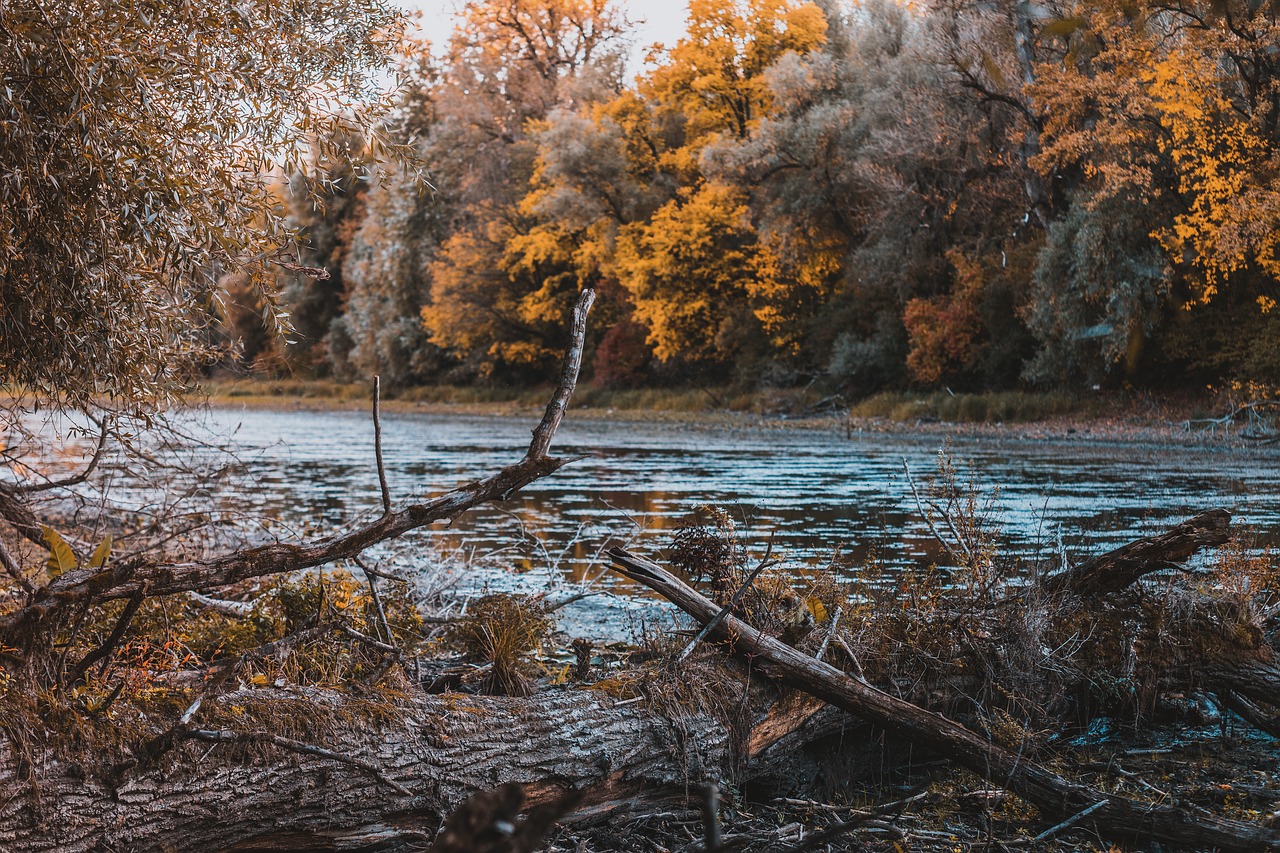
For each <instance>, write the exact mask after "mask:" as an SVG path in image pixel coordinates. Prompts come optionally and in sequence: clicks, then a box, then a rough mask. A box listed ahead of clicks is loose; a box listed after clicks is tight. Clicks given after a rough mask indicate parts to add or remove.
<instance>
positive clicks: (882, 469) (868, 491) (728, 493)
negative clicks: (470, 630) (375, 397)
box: [208, 409, 1280, 592]
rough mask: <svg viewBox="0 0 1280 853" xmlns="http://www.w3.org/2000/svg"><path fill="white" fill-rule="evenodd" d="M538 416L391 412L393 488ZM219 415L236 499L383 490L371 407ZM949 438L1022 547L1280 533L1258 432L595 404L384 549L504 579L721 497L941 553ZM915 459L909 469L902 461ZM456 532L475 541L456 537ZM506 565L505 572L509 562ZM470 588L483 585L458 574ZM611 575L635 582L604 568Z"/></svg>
mask: <svg viewBox="0 0 1280 853" xmlns="http://www.w3.org/2000/svg"><path fill="white" fill-rule="evenodd" d="M536 420H537V416H536V415H535V414H533V413H531V414H530V415H529V416H527V417H519V418H517V417H474V416H455V415H441V414H385V415H384V416H383V447H384V457H385V461H386V468H387V474H388V479H389V481H390V486H391V490H392V493H393V495H394V496H395V498H396V499H397V500H405V499H408V498H411V497H412V496H429V495H432V494H435V493H438V492H440V491H443V490H445V489H448V488H450V487H452V486H453V485H456V484H458V483H461V482H465V481H468V480H473V479H476V478H479V477H483V476H486V475H487V474H489V473H491V472H493V471H495V470H497V469H498V468H499V467H501V466H502V465H504V464H509V463H510V462H512V461H514V460H516V459H518V458H519V457H520V455H521V454H522V453H523V451H524V448H525V446H526V445H527V443H528V439H529V430H530V428H531V427H532V426H533V425H534V423H536ZM208 428H209V429H210V430H212V431H213V432H215V433H221V434H224V435H226V434H231V433H233V432H234V434H235V435H236V438H237V440H238V441H239V442H241V443H242V444H243V445H244V446H245V447H246V451H245V452H244V453H243V454H242V456H243V458H244V460H245V468H246V470H248V471H249V472H250V473H252V475H253V476H254V478H255V479H256V481H257V485H256V486H255V487H254V488H253V489H252V490H249V491H247V492H246V493H244V494H241V495H239V496H238V497H237V500H238V501H240V503H241V506H242V508H243V509H245V510H249V511H251V512H253V513H256V514H262V515H267V516H271V517H274V518H277V519H279V520H280V522H281V523H283V524H286V525H289V526H296V527H299V528H303V527H305V528H309V529H326V528H327V529H332V528H333V527H334V526H336V525H340V524H344V523H349V522H350V521H351V520H352V519H354V518H356V517H359V516H361V515H367V514H369V513H372V512H375V511H376V509H377V507H378V506H379V504H380V498H379V491H378V481H377V473H376V467H375V462H374V455H373V430H372V424H371V422H370V419H369V417H368V416H367V415H365V414H362V413H358V412H320V413H310V412H307V413H301V412H280V411H261V410H232V409H216V410H214V411H213V412H212V413H211V414H210V423H209V424H208ZM944 445H945V446H946V450H947V452H949V453H950V455H951V457H952V458H953V459H954V460H955V463H956V465H957V466H958V468H959V470H960V472H961V476H962V479H964V480H965V481H969V480H972V481H973V482H974V483H975V484H976V485H978V487H979V488H981V489H983V490H984V493H985V494H986V495H988V497H989V499H990V502H991V508H992V513H993V516H994V517H995V518H996V519H997V520H998V522H999V524H1000V528H1001V534H1000V535H1001V538H1002V540H1003V542H1004V543H1005V546H1006V549H1007V550H1008V552H1009V553H1015V554H1019V555H1023V556H1033V555H1042V556H1048V555H1049V554H1056V553H1058V552H1059V549H1065V550H1066V552H1067V553H1068V554H1071V555H1081V554H1087V553H1095V552H1097V551H1100V550H1105V549H1106V548H1109V547H1112V546H1115V545H1117V544H1121V543H1123V542H1126V541H1129V540H1130V539H1133V538H1135V537H1136V536H1139V535H1142V534H1144V533H1147V532H1152V531H1154V530H1157V529H1160V528H1162V527H1164V526H1166V525H1168V524H1169V523H1172V522H1175V521H1177V520H1181V519H1183V518H1185V517H1187V516H1189V515H1191V514H1194V513H1195V512H1198V511H1201V510H1204V509H1208V508H1211V507H1225V508H1227V509H1230V510H1231V511H1232V512H1233V513H1234V514H1235V519H1236V524H1237V525H1238V526H1241V527H1245V528H1249V529H1252V530H1253V531H1256V533H1257V534H1258V535H1259V537H1260V539H1261V540H1262V541H1264V542H1274V541H1278V540H1280V466H1278V465H1277V464H1276V462H1277V461H1280V455H1277V454H1276V453H1275V452H1273V451H1266V450H1250V449H1238V448H1237V449H1216V450H1215V449H1200V448H1188V447H1172V446H1143V445H1133V444H1114V443H1112V444H1108V443H1103V442H1098V441H1094V440H1091V439H1090V438H1089V437H1088V436H1087V435H1081V436H1079V437H1072V438H1070V439H1069V440H1059V441H1053V442H1048V441H1031V440H1012V439H1010V440H991V439H985V440H979V439H973V438H951V439H944V438H940V437H937V436H929V437H922V438H913V437H909V436H902V435H892V436H885V435H859V434H854V435H852V436H848V435H845V434H844V433H843V432H840V431H837V430H835V429H832V430H827V431H823V430H802V429H779V428H775V429H766V428H730V427H724V426H690V425H670V424H663V423H645V422H620V421H611V420H586V419H582V418H575V417H574V416H573V415H572V414H571V415H570V416H569V417H568V418H567V419H566V421H565V423H564V424H563V425H562V427H561V430H560V433H559V435H558V436H557V441H556V443H555V447H554V448H553V451H554V452H555V453H557V454H559V455H569V456H580V457H582V458H580V459H578V460H577V461H575V462H573V463H572V464H570V465H567V466H566V467H564V468H562V469H561V470H560V471H559V472H558V473H556V474H555V475H553V476H551V477H549V478H546V479H544V480H542V481H539V482H537V483H534V484H533V485H531V486H529V487H528V488H526V489H525V490H524V491H523V492H521V493H520V494H518V495H517V496H515V497H514V498H513V499H512V500H511V501H509V502H507V504H505V505H504V506H502V507H501V508H482V509H478V510H475V511H473V512H472V513H470V514H468V515H467V516H465V517H464V518H462V519H460V520H459V521H458V522H457V523H455V524H454V525H453V527H452V528H450V529H447V530H440V529H435V530H432V531H429V532H425V533H422V534H419V535H417V536H414V537H411V539H410V540H409V541H408V542H406V543H404V544H402V545H401V546H399V547H397V548H396V549H395V550H394V551H389V552H386V553H385V554H384V555H383V556H384V557H385V559H387V560H390V561H392V562H395V563H397V564H399V565H400V566H401V568H402V569H408V570H410V571H421V570H422V565H420V564H419V563H421V562H422V561H424V560H426V556H425V555H428V554H432V555H438V554H439V553H440V552H442V551H444V552H448V551H453V553H454V554H455V558H457V556H458V554H459V553H461V554H462V555H463V556H464V557H466V558H467V559H469V560H470V569H469V570H470V571H471V572H473V573H474V576H475V577H483V578H485V579H486V580H487V581H488V582H490V583H497V582H499V581H498V578H499V577H500V576H501V575H507V574H510V573H516V574H518V575H520V576H521V577H523V578H525V580H526V582H527V583H529V584H533V585H535V586H536V585H538V584H553V585H554V584H555V583H556V582H558V581H568V582H574V581H579V580H581V579H582V578H583V577H584V576H594V575H595V574H597V573H598V572H599V570H600V568H601V566H602V565H603V564H602V563H600V561H599V560H598V554H599V550H600V547H601V545H602V544H604V543H605V542H606V541H607V540H609V539H610V538H611V537H612V538H614V539H615V540H616V539H618V538H628V537H634V539H635V541H634V547H636V548H637V549H638V550H640V551H649V552H652V551H653V550H655V549H657V548H660V547H661V546H662V545H664V544H665V543H666V541H667V540H668V538H669V536H670V533H671V531H672V529H673V528H675V527H677V526H679V524H680V523H681V521H682V520H683V519H685V518H686V517H687V516H688V514H689V512H690V511H691V510H693V509H694V508H696V507H699V506H703V505H716V506H721V507H724V508H726V509H728V510H730V512H731V513H732V514H733V516H734V518H735V519H736V520H737V526H738V530H739V532H740V535H741V537H742V538H743V539H744V540H745V541H746V542H747V543H748V545H750V546H751V547H752V548H753V550H755V551H756V552H757V553H762V552H763V551H764V549H765V547H766V542H768V541H769V539H770V537H772V543H773V544H772V547H773V550H774V555H775V556H777V555H779V554H785V555H786V556H788V557H789V558H790V559H792V560H793V561H795V562H797V563H808V564H822V563H824V562H825V561H827V560H829V558H830V557H831V555H832V554H833V553H834V552H835V550H836V549H837V548H840V549H841V551H842V552H843V553H844V554H845V555H853V556H855V557H857V556H861V555H864V554H866V553H868V552H869V551H872V550H874V552H875V553H876V554H877V556H878V558H879V559H881V560H883V561H885V562H887V563H889V564H890V565H902V566H906V565H910V564H913V563H920V562H927V561H932V560H937V559H940V558H941V555H940V553H939V550H938V548H937V546H936V543H935V542H934V540H933V538H932V536H931V535H930V533H929V531H928V528H927V527H926V526H925V524H924V522H923V520H922V519H921V518H920V514H919V512H918V511H917V505H916V501H915V498H914V497H913V496H912V492H911V487H910V483H909V482H908V479H907V474H906V469H908V468H909V469H910V471H911V472H912V477H913V478H914V479H915V480H916V481H917V482H918V483H919V482H921V481H923V480H924V479H925V478H926V477H927V476H929V475H930V474H932V473H935V472H936V470H937V461H938V454H939V452H940V450H942V449H943V448H944ZM904 466H905V467H904ZM458 549H462V551H461V552H459V550H458ZM495 572H497V574H495ZM462 582H463V585H464V586H467V585H470V584H471V583H473V582H474V580H471V581H468V580H467V579H465V578H464V579H463V581H462ZM601 585H602V587H603V588H605V589H611V590H614V591H615V592H624V591H625V590H624V589H622V588H619V586H618V583H617V582H616V581H613V580H611V579H609V578H606V579H605V580H603V581H602V582H601Z"/></svg>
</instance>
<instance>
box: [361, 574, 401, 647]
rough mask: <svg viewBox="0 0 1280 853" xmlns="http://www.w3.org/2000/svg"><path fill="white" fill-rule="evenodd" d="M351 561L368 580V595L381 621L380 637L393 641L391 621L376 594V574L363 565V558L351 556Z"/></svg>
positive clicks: (389, 641)
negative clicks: (388, 619)
mask: <svg viewBox="0 0 1280 853" xmlns="http://www.w3.org/2000/svg"><path fill="white" fill-rule="evenodd" d="M351 561H352V562H353V563H355V564H356V565H357V566H359V567H360V570H361V571H362V572H364V577H365V580H367V581H368V582H369V595H370V596H371V597H372V598H373V606H374V607H375V608H377V610H378V620H379V622H380V623H381V631H382V633H383V636H382V639H384V640H386V641H387V642H388V643H391V642H394V641H395V635H394V634H392V633H391V623H389V622H388V621H387V611H385V610H383V609H382V596H381V595H379V594H378V576H377V575H375V574H374V573H373V572H371V571H369V567H368V566H367V565H365V562H364V560H362V559H360V557H358V556H356V557H352V558H351Z"/></svg>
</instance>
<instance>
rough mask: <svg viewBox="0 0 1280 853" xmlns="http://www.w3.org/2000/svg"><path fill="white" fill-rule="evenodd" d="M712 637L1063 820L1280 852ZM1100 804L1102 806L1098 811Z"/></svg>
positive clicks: (741, 637) (830, 675)
mask: <svg viewBox="0 0 1280 853" xmlns="http://www.w3.org/2000/svg"><path fill="white" fill-rule="evenodd" d="M610 558H611V560H612V561H613V563H614V565H615V567H617V569H618V570H619V571H620V572H621V573H622V574H624V575H625V576H626V577H628V578H630V579H632V580H634V581H636V582H638V583H641V584H644V585H645V586H647V587H649V588H650V589H653V590H654V591H655V592H657V593H659V594H660V595H662V596H663V597H664V598H666V599H668V600H669V601H671V602H672V603H673V604H675V605H676V606H677V607H679V608H680V609H681V610H683V611H685V612H686V613H688V614H689V615H691V616H693V617H694V618H695V619H697V620H698V621H699V622H701V623H702V624H706V623H708V622H710V621H711V620H712V619H713V618H714V617H715V616H716V614H717V613H718V612H719V610H720V608H719V607H717V606H716V605H715V603H714V602H712V601H710V600H709V599H707V598H706V597H704V596H702V595H701V594H699V593H698V592H696V591H695V590H694V589H692V588H691V587H689V586H688V585H687V584H685V583H684V582H683V581H681V580H680V579H679V578H677V577H676V576H674V575H672V574H671V573H670V572H667V571H666V570H665V569H663V568H662V567H661V566H659V565H657V564H656V563H653V562H651V561H649V560H645V559H643V558H641V557H637V556H635V555H633V554H630V553H628V552H626V551H625V550H623V549H619V548H615V549H613V550H612V551H610ZM711 636H712V638H713V639H714V640H718V641H720V642H723V643H725V645H726V648H727V649H728V650H729V651H731V652H732V653H733V654H736V655H750V656H752V658H753V660H754V666H755V667H756V668H757V669H758V670H761V671H762V672H764V673H765V674H768V675H770V676H771V677H773V678H776V679H778V680H780V681H782V682H784V683H786V684H789V685H791V686H793V687H796V688H798V689H800V690H803V691H805V692H806V693H810V694H811V695H813V696H816V697H818V698H820V699H822V700H824V701H826V702H829V703H831V704H833V705H836V706H837V707H840V708H843V709H845V710H847V711H849V712H851V713H853V714H856V715H857V716H859V717H861V718H863V719H865V720H867V721H868V722H871V723H874V724H875V725H877V726H881V727H883V728H885V729H887V730H889V731H891V732H894V733H897V734H899V735H901V736H903V737H905V738H907V739H908V740H910V741H912V742H914V743H916V744H919V745H921V746H924V747H926V748H928V749H930V750H932V751H934V752H937V753H938V754H940V755H943V756H945V757H947V758H949V759H951V760H953V761H955V762H956V763H958V764H960V765H962V766H964V767H966V768H968V769H969V770H971V771H973V772H974V773H977V774H979V775H980V776H982V777H984V778H986V779H988V780H990V781H991V782H992V783H993V784H996V785H1000V786H1002V787H1004V788H1006V789H1008V790H1009V791H1011V792H1013V793H1015V794H1017V795H1018V796H1020V797H1022V798H1023V799H1025V800H1027V801H1029V802H1031V803H1033V804H1035V805H1036V806H1038V807H1039V808H1040V809H1042V810H1043V811H1044V812H1045V813H1046V814H1049V815H1054V816H1059V817H1063V818H1067V817H1071V816H1073V815H1076V814H1079V813H1080V812H1083V811H1085V810H1086V809H1093V811H1092V812H1091V813H1090V814H1089V816H1088V819H1087V821H1085V823H1087V825H1091V826H1094V827H1096V828H1097V829H1098V830H1099V831H1100V832H1101V833H1103V834H1104V835H1105V836H1107V837H1109V838H1112V839H1115V840H1117V841H1121V842H1134V841H1139V842H1141V841H1150V840H1156V841H1160V842H1164V843H1170V844H1178V845H1184V846H1190V847H1202V848H1217V849H1219V850H1222V851H1242V853H1243V851H1253V850H1260V849H1276V848H1280V832H1277V831H1276V830H1273V829H1269V828H1267V827H1262V826H1257V825H1254V824H1249V823H1244V822H1242V821H1235V820H1228V819H1226V818H1220V817H1217V816H1215V815H1211V814H1208V813H1206V812H1203V811H1200V810H1196V809H1193V808H1192V807H1189V806H1188V807H1178V806H1172V805H1166V804H1153V803H1142V802H1137V801H1134V800H1130V799H1126V798H1124V797H1119V796H1115V795H1112V794H1107V793H1105V792H1102V791H1099V790H1097V789H1095V788H1092V787H1090V786H1088V785H1082V784H1080V783H1077V782H1073V781H1071V780H1070V779H1067V778H1065V777H1063V776H1061V775H1059V774H1057V773H1053V772H1052V771H1050V770H1048V769H1046V768H1044V767H1042V766H1040V765H1038V764H1036V763H1034V762H1032V761H1029V760H1027V759H1026V758H1024V757H1023V756H1022V755H1021V754H1019V753H1017V752H1013V751H1011V750H1008V749H1005V748H1004V747H1002V746H999V745H997V744H995V743H993V742H991V741H990V740H988V739H987V738H986V737H983V736H982V735H979V734H977V733H976V732H973V731H971V730H970V729H967V728H965V727H964V726H962V725H960V724H959V723H957V722H955V721H953V720H950V719H948V718H946V717H944V716H942V715H941V714H936V713H934V712H932V711H928V710H925V709H924V708H921V707H919V706H916V705H913V704H911V703H909V702H905V701H903V700H901V699H898V698H895V697H893V696H890V695H889V694H887V693H884V692H883V691H881V690H878V689H876V688H875V687H873V686H871V685H870V684H868V683H866V682H865V681H860V680H857V679H855V678H852V677H850V676H848V675H846V674H845V673H843V672H841V671H840V670H838V669H836V668H835V667H833V666H830V665H828V664H826V663H823V662H822V661H819V660H815V659H814V658H812V657H810V656H809V655H806V654H804V653H803V652H800V651H798V650H796V649H794V648H792V647H791V646H788V645H786V644H785V643H782V642H780V641H778V640H776V639H774V638H773V637H770V636H768V635H766V634H763V633H761V632H760V631H757V630H756V629H755V628H753V627H751V626H750V625H748V624H746V623H745V622H743V621H741V620H739V619H737V618H734V617H732V616H730V617H727V618H726V619H724V621H723V622H722V623H721V624H720V625H719V626H717V627H716V628H715V629H714V630H713V631H712V632H711ZM1099 803H1101V805H1098V804H1099Z"/></svg>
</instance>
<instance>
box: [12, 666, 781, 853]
mask: <svg viewBox="0 0 1280 853" xmlns="http://www.w3.org/2000/svg"><path fill="white" fill-rule="evenodd" d="M272 692H274V691H270V690H255V691H246V692H241V693H231V694H226V695H224V696H223V697H222V698H221V699H220V701H221V702H224V703H235V702H237V701H246V700H247V699H249V698H253V699H257V700H259V701H260V700H262V699H265V698H269V697H270V695H271V693H272ZM246 694H252V696H249V695H246ZM278 698H281V699H290V698H292V699H296V698H297V696H296V694H285V693H281V695H280V696H279V697H278ZM312 698H313V699H314V700H315V701H318V702H325V701H329V702H335V701H338V702H340V701H341V699H340V698H338V697H336V696H334V695H330V696H328V697H326V696H324V695H315V696H312ZM799 722H800V720H797V721H796V723H795V725H798V724H799ZM795 725H792V726H783V727H781V728H775V729H774V730H773V731H772V732H771V734H770V736H769V737H771V738H773V739H776V738H777V737H781V736H782V735H785V734H786V733H787V732H789V731H790V730H792V729H793V728H795ZM773 739H768V738H762V739H761V741H760V743H759V747H760V748H764V747H766V746H768V745H769V744H771V743H773ZM325 746H326V747H327V748H328V749H330V750H333V751H335V752H340V753H342V754H343V755H345V756H349V757H351V758H355V759H359V760H362V761H364V762H368V763H372V764H374V765H376V766H377V767H379V768H381V771H382V773H383V774H384V775H385V776H386V777H388V779H389V780H392V781H394V782H395V783H396V784H397V785H399V786H402V787H403V788H404V789H406V790H408V791H409V792H410V796H405V795H403V794H400V793H398V792H397V791H396V790H394V789H393V788H391V787H390V786H389V785H388V784H386V783H384V782H383V781H380V780H379V779H378V778H377V777H376V776H374V775H373V774H371V773H369V772H366V771H364V770H362V769H360V768H359V767H356V766H353V765H351V764H349V763H343V762H336V761H333V760H331V759H327V758H322V757H318V756H315V755H305V754H297V753H295V752H290V751H283V750H280V749H277V748H275V747H272V746H270V745H268V746H264V747H263V748H262V749H260V750H252V751H249V752H245V751H244V750H236V749H235V747H234V746H232V745H224V744H215V745H214V746H213V747H212V749H210V745H209V744H207V743H202V742H188V743H185V744H182V745H179V746H177V747H175V749H174V750H173V751H172V752H171V753H170V754H168V755H166V756H163V757H162V758H161V759H159V760H158V762H157V765H156V766H155V767H153V768H151V769H148V770H142V771H137V770H135V771H130V772H128V773H126V774H125V775H124V778H123V779H121V780H119V781H117V782H116V783H115V784H111V783H110V782H109V781H104V780H102V779H98V778H88V779H86V778H84V770H83V769H82V768H80V767H78V766H75V765H73V764H71V763H68V762H66V761H58V760H53V759H47V760H44V761H40V762H39V763H38V764H37V765H36V766H35V767H33V768H30V769H29V771H28V773H29V778H27V779H23V778H19V771H18V769H17V762H16V761H14V756H13V755H11V754H6V750H4V749H3V748H0V767H2V768H3V769H0V791H5V792H7V795H6V797H5V798H4V800H2V801H0V849H2V850H4V851H6V853H37V851H39V853H45V851H49V853H52V851H59V853H89V851H100V850H131V851H150V850H154V851H160V850H182V851H185V852H186V853H199V851H217V850H224V849H226V850H292V849H298V848H306V849H313V850H358V849H364V848H367V847H370V846H371V845H390V846H395V845H397V844H399V845H404V844H410V843H417V844H422V843H423V842H425V841H429V840H430V839H431V838H432V837H433V836H434V834H435V832H436V830H437V829H438V827H439V826H440V824H441V822H442V820H443V818H444V817H445V816H447V815H448V814H449V813H451V812H452V811H453V810H454V809H455V808H456V807H457V806H459V805H460V804H461V803H462V802H463V801H464V800H465V799H466V798H467V797H468V796H470V795H472V794H473V793H475V792H476V791H481V790H488V789H491V788H495V787H497V786H499V785H502V784H504V783H507V782H518V783H522V784H523V785H524V786H525V793H526V805H528V806H536V805H538V804H540V803H544V802H548V801H551V800H553V799H555V798H558V797H560V796H561V795H563V794H564V793H565V792H566V791H569V790H582V791H583V798H582V800H581V803H580V805H579V807H578V808H579V816H580V817H589V816H591V815H595V814H603V813H611V812H616V811H618V810H620V809H621V810H632V809H638V808H651V807H653V806H654V805H656V804H661V803H663V802H664V801H668V800H680V799H683V797H684V796H685V794H686V792H687V790H688V788H689V787H690V786H697V785H699V784H701V782H702V780H703V779H705V778H706V777H707V776H708V775H718V774H720V773H722V772H725V771H726V768H727V767H728V765H729V762H730V755H731V752H732V748H731V744H730V736H729V734H728V733H727V731H726V729H725V727H724V726H723V725H721V724H720V723H719V722H718V721H716V720H714V719H711V718H709V717H705V716H694V715H691V716H688V717H686V718H682V719H669V718H664V717H661V716H658V715H655V714H654V713H652V712H650V711H649V710H647V709H646V708H645V707H644V706H643V704H642V703H638V702H633V703H628V704H624V705H621V706H619V705H618V703H616V702H614V701H613V700H611V699H609V698H608V697H606V696H603V695H602V694H600V693H598V692H595V691H591V690H565V691H554V692H547V693H543V694H540V695H538V696H535V697H532V698H529V699H508V698H499V697H477V696H463V695H457V694H445V695H442V696H430V697H422V698H420V699H418V700H416V701H414V702H412V703H411V704H409V705H408V706H407V707H406V708H405V709H404V712H403V715H402V716H401V717H400V718H399V719H398V720H397V721H396V722H394V723H393V724H392V723H383V724H381V725H375V724H371V723H368V722H362V721H355V722H353V724H352V725H350V726H346V727H344V728H343V729H342V730H341V731H339V732H336V733H332V734H330V735H329V736H328V737H326V739H325Z"/></svg>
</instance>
